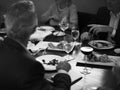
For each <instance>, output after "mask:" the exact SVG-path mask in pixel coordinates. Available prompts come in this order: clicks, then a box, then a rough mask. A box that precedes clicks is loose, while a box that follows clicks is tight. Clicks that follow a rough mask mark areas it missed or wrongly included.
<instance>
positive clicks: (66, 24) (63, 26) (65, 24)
mask: <svg viewBox="0 0 120 90" xmlns="http://www.w3.org/2000/svg"><path fill="white" fill-rule="evenodd" d="M59 26H60V29H61V30H62V31H63V32H65V30H66V29H68V28H69V23H67V22H62V23H59Z"/></svg>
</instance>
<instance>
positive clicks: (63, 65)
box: [56, 61, 71, 72]
mask: <svg viewBox="0 0 120 90" xmlns="http://www.w3.org/2000/svg"><path fill="white" fill-rule="evenodd" d="M56 69H57V71H59V70H65V71H66V72H69V70H70V69H71V65H70V64H69V63H68V62H67V61H61V62H59V63H58V65H57V66H56Z"/></svg>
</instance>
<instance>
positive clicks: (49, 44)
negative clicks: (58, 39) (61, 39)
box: [48, 43, 56, 49]
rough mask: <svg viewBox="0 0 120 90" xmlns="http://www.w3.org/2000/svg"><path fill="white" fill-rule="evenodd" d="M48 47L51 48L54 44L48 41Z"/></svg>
mask: <svg viewBox="0 0 120 90" xmlns="http://www.w3.org/2000/svg"><path fill="white" fill-rule="evenodd" d="M48 47H49V48H52V49H54V48H56V46H55V45H54V44H52V43H48Z"/></svg>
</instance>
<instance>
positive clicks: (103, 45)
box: [88, 40, 114, 50]
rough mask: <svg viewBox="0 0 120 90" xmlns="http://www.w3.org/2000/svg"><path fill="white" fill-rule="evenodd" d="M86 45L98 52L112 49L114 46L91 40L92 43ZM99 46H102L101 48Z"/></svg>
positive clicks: (102, 41) (106, 42)
mask: <svg viewBox="0 0 120 90" xmlns="http://www.w3.org/2000/svg"><path fill="white" fill-rule="evenodd" d="M98 43H99V45H98ZM88 44H89V45H90V46H91V47H93V48H95V49H99V50H103V49H112V48H114V44H112V43H111V42H108V41H105V40H93V41H90V42H89V43H88ZM100 44H102V46H101V45H100Z"/></svg>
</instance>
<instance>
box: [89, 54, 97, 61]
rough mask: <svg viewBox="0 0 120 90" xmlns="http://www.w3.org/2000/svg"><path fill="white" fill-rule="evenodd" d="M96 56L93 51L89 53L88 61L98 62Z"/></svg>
mask: <svg viewBox="0 0 120 90" xmlns="http://www.w3.org/2000/svg"><path fill="white" fill-rule="evenodd" d="M98 60H99V59H98V57H97V56H96V55H95V54H94V53H91V54H89V55H88V61H90V62H98Z"/></svg>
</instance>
